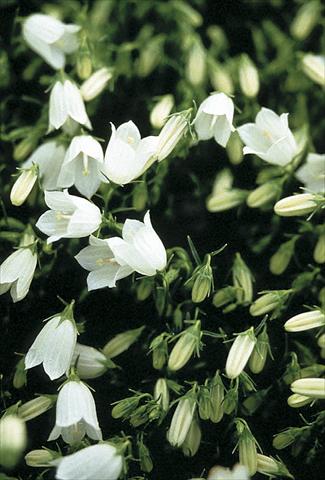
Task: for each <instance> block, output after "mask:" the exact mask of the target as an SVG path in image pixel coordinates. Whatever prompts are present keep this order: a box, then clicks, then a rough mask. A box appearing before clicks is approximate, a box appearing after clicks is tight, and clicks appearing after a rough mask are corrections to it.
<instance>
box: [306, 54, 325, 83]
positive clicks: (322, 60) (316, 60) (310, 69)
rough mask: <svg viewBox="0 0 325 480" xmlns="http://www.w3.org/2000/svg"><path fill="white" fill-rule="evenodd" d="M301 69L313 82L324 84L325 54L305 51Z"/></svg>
mask: <svg viewBox="0 0 325 480" xmlns="http://www.w3.org/2000/svg"><path fill="white" fill-rule="evenodd" d="M302 69H303V71H304V72H305V74H306V75H307V77H309V78H310V79H311V80H313V81H314V82H315V83H318V84H319V85H322V86H323V87H324V86H325V55H314V54H312V53H307V54H306V55H304V56H303V58H302Z"/></svg>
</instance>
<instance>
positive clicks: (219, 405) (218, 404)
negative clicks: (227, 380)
mask: <svg viewBox="0 0 325 480" xmlns="http://www.w3.org/2000/svg"><path fill="white" fill-rule="evenodd" d="M224 396H225V388H224V386H223V383H222V379H221V376H220V373H219V372H217V373H216V375H215V376H214V378H213V379H212V381H211V385H210V420H211V422H213V423H218V422H220V421H221V420H222V417H223V413H224V405H223V402H224Z"/></svg>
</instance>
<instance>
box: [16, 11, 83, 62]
mask: <svg viewBox="0 0 325 480" xmlns="http://www.w3.org/2000/svg"><path fill="white" fill-rule="evenodd" d="M79 30H80V27H79V26H78V25H73V24H65V23H63V22H61V21H60V20H58V19H57V18H53V17H51V16H50V15H44V14H41V13H35V14H33V15H30V16H29V17H27V19H26V20H25V21H24V23H23V37H24V39H25V41H26V43H27V44H28V45H29V47H30V48H31V49H32V50H34V52H36V53H38V54H39V55H40V56H41V57H42V58H43V59H44V60H45V61H46V62H47V63H48V64H49V65H51V67H53V68H55V69H56V70H59V69H61V68H63V67H64V65H65V54H69V53H73V52H74V51H76V50H77V48H78V38H77V32H79Z"/></svg>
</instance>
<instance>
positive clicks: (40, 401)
mask: <svg viewBox="0 0 325 480" xmlns="http://www.w3.org/2000/svg"><path fill="white" fill-rule="evenodd" d="M56 398H57V396H56V395H41V396H40V397H36V398H33V400H30V401H29V402H26V403H23V404H22V405H21V406H20V407H19V408H18V416H19V417H20V418H21V419H22V420H24V421H25V422H27V421H28V420H32V419H33V418H36V417H38V416H39V415H42V413H45V412H47V410H50V408H52V407H53V405H54V403H55V401H56Z"/></svg>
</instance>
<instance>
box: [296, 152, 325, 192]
mask: <svg viewBox="0 0 325 480" xmlns="http://www.w3.org/2000/svg"><path fill="white" fill-rule="evenodd" d="M296 177H297V178H298V180H300V182H301V183H303V184H304V185H305V186H306V189H307V190H309V191H310V192H313V193H325V154H324V153H323V154H321V155H319V154H317V153H310V154H309V155H308V156H307V160H306V163H305V164H304V165H303V166H302V167H300V168H299V169H298V170H297V171H296Z"/></svg>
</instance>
